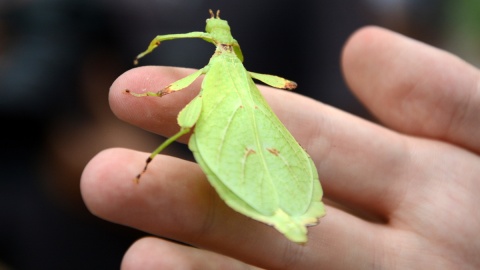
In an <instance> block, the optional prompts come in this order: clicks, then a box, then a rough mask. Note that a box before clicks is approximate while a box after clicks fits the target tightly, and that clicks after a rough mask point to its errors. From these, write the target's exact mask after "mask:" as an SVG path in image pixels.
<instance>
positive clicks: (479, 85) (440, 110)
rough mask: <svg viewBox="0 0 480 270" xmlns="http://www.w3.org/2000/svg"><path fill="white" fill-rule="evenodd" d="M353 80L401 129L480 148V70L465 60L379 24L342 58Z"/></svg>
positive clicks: (358, 36) (355, 39)
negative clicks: (380, 26) (382, 27)
mask: <svg viewBox="0 0 480 270" xmlns="http://www.w3.org/2000/svg"><path fill="white" fill-rule="evenodd" d="M342 65H343V71H344V74H345V78H346V81H347V83H348V84H349V85H350V87H351V89H352V90H353V91H354V93H355V94H356V95H357V96H358V98H359V99H360V100H361V101H362V102H363V103H364V104H365V105H366V106H367V107H368V108H369V109H370V110H371V112H372V113H373V114H374V115H375V116H376V117H378V118H379V120H380V121H382V122H383V123H385V124H386V125H388V126H390V127H391V128H393V129H396V130H398V131H400V132H403V133H406V134H410V135H416V136H423V137H429V138H434V139H439V140H444V141H448V142H450V143H454V144H457V145H460V146H463V147H466V148H469V149H471V150H473V151H475V152H477V153H479V152H480V76H479V75H480V73H479V72H478V70H477V69H476V68H475V67H473V66H471V65H469V64H467V63H466V62H464V61H462V60H461V59H459V58H457V57H455V56H453V55H451V54H449V53H447V52H444V51H441V50H439V49H436V48H433V47H430V46H428V45H425V44H422V43H420V42H418V41H415V40H412V39H409V38H407V37H404V36H401V35H399V34H396V33H393V32H390V31H388V30H384V29H381V28H378V27H366V28H363V29H361V30H359V31H357V32H356V33H355V34H354V35H353V36H352V37H351V38H350V39H349V41H348V42H347V44H346V45H345V48H344V51H343V57H342Z"/></svg>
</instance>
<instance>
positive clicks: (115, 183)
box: [80, 148, 145, 220]
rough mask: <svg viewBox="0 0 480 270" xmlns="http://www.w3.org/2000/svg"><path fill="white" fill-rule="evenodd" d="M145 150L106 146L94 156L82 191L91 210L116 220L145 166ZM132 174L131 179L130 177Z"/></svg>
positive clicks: (84, 178)
mask: <svg viewBox="0 0 480 270" xmlns="http://www.w3.org/2000/svg"><path fill="white" fill-rule="evenodd" d="M141 155H142V153H141V152H136V151H132V150H128V149H123V148H111V149H106V150H103V151H101V152H100V153H98V154H97V155H96V156H95V157H93V158H92V159H91V160H90V162H88V164H87V165H86V166H85V169H84V170H83V173H82V176H81V179H80V191H81V194H82V197H83V200H84V203H85V205H86V206H87V208H88V209H89V210H90V212H91V213H92V214H94V215H96V216H99V217H102V218H105V219H107V220H115V219H116V217H115V216H113V215H114V213H118V212H120V213H122V211H118V208H119V207H120V208H121V207H123V205H124V204H125V203H122V202H126V201H127V202H128V199H125V196H126V195H128V194H132V192H127V191H125V190H126V189H128V190H129V191H132V190H133V188H132V187H134V181H133V179H134V176H135V174H136V173H138V172H136V171H137V170H138V169H139V168H141V166H142V165H141V161H142V160H144V158H145V156H143V158H141ZM130 178H131V179H130Z"/></svg>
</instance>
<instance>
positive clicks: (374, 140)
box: [110, 67, 408, 215]
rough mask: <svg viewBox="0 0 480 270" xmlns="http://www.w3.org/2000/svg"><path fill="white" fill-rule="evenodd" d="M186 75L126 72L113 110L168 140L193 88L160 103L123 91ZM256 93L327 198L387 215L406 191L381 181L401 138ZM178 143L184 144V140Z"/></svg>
mask: <svg viewBox="0 0 480 270" xmlns="http://www.w3.org/2000/svg"><path fill="white" fill-rule="evenodd" d="M191 72H192V71H191V70H187V69H175V68H168V67H144V68H137V69H133V70H130V71H129V72H126V73H124V74H123V75H122V76H120V77H119V78H118V79H117V80H116V81H115V83H114V84H113V85H112V87H111V91H110V104H111V106H112V110H113V111H114V112H115V114H116V115H117V116H118V117H119V118H121V119H124V120H125V121H127V122H130V123H132V124H134V125H138V126H140V127H142V128H144V129H147V130H152V131H153V132H156V133H160V134H164V135H167V136H168V135H171V134H173V133H175V132H177V131H178V124H177V123H176V120H175V119H176V117H177V114H178V112H179V111H180V110H181V108H183V107H184V106H185V104H186V103H187V102H188V101H189V100H190V99H191V98H193V96H194V95H196V94H197V93H198V89H197V90H195V88H196V87H197V88H198V87H199V85H198V84H196V85H192V86H191V87H190V88H188V89H184V90H182V91H179V92H175V93H172V94H169V95H166V96H163V97H162V98H158V97H147V98H136V97H133V96H130V95H128V94H126V93H125V92H124V89H127V88H128V89H130V90H131V91H134V92H142V91H145V90H148V91H153V89H158V88H161V87H163V86H164V85H167V84H168V83H170V82H172V81H175V80H178V79H179V78H181V77H184V76H186V75H187V74H190V73H191ZM167 82H168V83H167ZM261 90H262V92H263V94H264V95H265V97H266V99H267V101H268V102H269V104H271V106H272V108H273V110H274V111H275V113H276V114H277V115H278V117H279V118H280V120H281V121H282V122H283V123H284V124H285V126H286V127H287V128H288V129H289V130H290V132H291V133H292V134H293V136H294V137H295V138H296V139H297V140H298V141H299V143H300V144H301V145H302V146H303V147H305V148H306V150H307V152H308V153H309V154H310V155H311V156H312V158H313V159H314V161H315V164H316V166H317V168H318V170H319V174H320V180H321V182H322V185H323V187H324V190H325V194H326V196H327V197H329V198H330V199H332V200H335V201H337V202H340V203H342V204H347V205H349V206H350V207H352V208H353V207H354V208H363V209H368V211H371V212H374V213H375V214H377V215H386V213H389V212H390V210H391V208H392V207H394V206H395V205H396V204H397V201H398V200H400V198H401V197H402V195H403V191H404V189H405V188H404V183H401V182H395V183H393V182H391V181H385V179H393V178H392V176H396V175H399V174H401V173H402V172H403V171H405V170H404V168H405V164H404V163H405V162H406V161H408V153H407V151H406V149H407V147H406V146H405V145H406V143H405V142H404V138H402V137H401V136H399V135H398V134H396V133H394V132H391V131H389V130H387V129H384V128H382V127H379V126H376V125H374V124H372V123H369V122H366V121H364V120H361V119H359V118H356V117H354V116H351V115H348V114H346V113H343V112H341V111H339V110H336V109H334V108H332V107H329V106H325V105H322V104H321V103H318V102H316V101H314V100H312V99H309V98H306V97H303V96H300V95H298V94H295V93H291V92H287V91H281V90H277V89H271V88H268V87H262V88H261ZM299 108H301V109H300V110H299ZM181 139H183V141H184V142H186V140H187V139H188V138H185V137H184V138H181ZM144 159H145V157H144ZM399 185H400V186H399ZM380 202H381V203H380Z"/></svg>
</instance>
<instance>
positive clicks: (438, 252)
mask: <svg viewBox="0 0 480 270" xmlns="http://www.w3.org/2000/svg"><path fill="white" fill-rule="evenodd" d="M342 62H343V67H344V73H345V78H346V80H347V82H348V84H349V85H350V87H351V88H352V90H353V91H354V92H355V93H356V95H357V96H358V97H359V98H360V99H361V100H362V101H363V103H364V104H365V105H366V106H367V107H368V108H369V109H370V110H371V111H372V113H373V114H374V115H375V116H376V117H378V119H379V120H380V121H381V122H382V123H383V124H384V125H385V127H383V126H380V125H377V124H374V123H370V122H368V121H365V120H362V119H359V118H357V117H355V116H352V115H349V114H346V113H344V112H342V111H340V110H337V109H335V108H332V107H329V106H327V105H324V104H321V103H319V102H317V101H314V100H311V99H309V98H306V97H302V96H300V95H297V94H295V93H290V92H286V91H281V90H274V89H270V88H266V87H262V88H261V89H262V91H263V93H264V95H265V97H266V98H267V100H268V102H269V103H270V104H271V106H272V108H273V109H274V111H275V112H276V113H277V115H278V116H279V118H280V119H281V120H282V122H283V123H284V124H285V125H286V126H287V128H288V129H289V130H290V131H291V132H292V134H293V135H294V136H295V137H296V138H297V140H298V141H299V142H300V144H301V145H302V146H303V147H305V148H306V150H307V152H309V154H310V155H311V156H312V158H313V160H314V161H315V164H316V166H317V168H318V172H319V176H320V180H321V182H322V186H323V189H324V192H325V197H326V200H327V215H326V216H325V217H324V218H322V219H321V220H320V224H319V225H317V226H313V227H310V228H309V234H308V243H307V244H305V245H298V244H295V243H292V242H290V241H288V240H287V239H286V238H285V237H283V236H282V235H281V234H279V233H278V232H277V231H276V230H275V229H273V228H271V227H268V226H265V225H264V224H262V223H260V222H256V221H254V220H251V219H249V218H247V217H245V216H243V215H241V214H238V213H236V212H234V211H233V210H231V209H230V208H229V207H227V206H226V205H225V204H224V203H223V202H222V201H221V200H220V199H219V197H218V196H217V194H216V193H215V191H214V190H213V189H212V188H211V186H210V185H209V184H208V182H207V180H206V178H205V176H204V174H203V172H202V171H201V170H200V168H199V167H198V166H197V165H196V164H195V163H192V162H188V161H184V160H180V159H177V158H174V157H169V156H164V155H159V156H157V157H156V158H155V159H154V160H153V162H152V163H151V165H150V167H149V170H148V171H147V173H146V174H145V175H144V176H143V178H142V180H141V182H140V183H139V184H135V183H134V181H133V178H134V177H135V175H136V174H137V173H138V172H139V170H141V169H142V168H143V165H144V162H145V158H146V157H147V156H148V154H147V153H140V152H136V151H133V150H128V149H109V150H105V151H103V152H101V153H99V154H98V155H97V156H96V157H94V158H93V159H92V160H91V161H90V163H89V164H88V165H87V167H86V168H85V170H84V173H83V175H82V181H81V189H82V195H83V198H84V201H85V203H86V205H87V207H88V208H89V209H90V211H92V213H94V214H95V215H97V216H99V217H101V218H104V219H106V220H109V221H112V222H115V223H119V224H123V225H126V226H130V227H134V228H137V229H139V230H143V231H146V232H149V233H151V234H153V235H157V236H160V237H164V238H168V239H174V240H176V241H178V242H183V243H187V244H189V245H192V246H195V247H196V248H194V247H190V246H185V245H180V244H177V243H173V242H169V241H167V240H162V239H160V238H154V237H148V238H144V239H140V240H139V241H138V242H136V243H134V244H133V246H132V247H131V248H130V249H129V250H128V252H127V253H126V255H125V257H124V260H123V262H122V267H123V268H124V269H150V268H152V269H157V268H162V267H165V268H167V269H169V268H172V267H176V268H198V269H215V268H216V269H245V268H248V267H249V266H251V267H252V268H254V266H256V267H261V268H268V269H375V268H379V269H477V268H479V267H480V256H478V254H480V240H479V237H478V232H479V230H480V211H478V205H480V196H478V195H477V194H478V193H479V192H480V157H479V153H480V76H479V75H480V73H479V72H478V70H477V69H475V68H474V67H472V66H470V65H468V64H466V63H465V62H463V61H461V60H459V59H458V58H456V57H453V56H451V55H449V54H447V53H445V52H442V51H439V50H437V49H434V48H431V47H428V46H426V45H423V44H421V43H418V42H416V41H413V40H410V39H408V38H405V37H402V36H400V35H397V34H395V33H391V32H388V31H385V30H382V29H379V28H374V27H370V28H364V29H362V30H360V31H359V32H357V33H356V34H355V35H354V36H352V38H351V39H350V40H349V42H348V43H347V45H346V47H345V49H344V53H343V57H342ZM189 73H191V71H189V70H185V69H175V68H168V67H141V68H137V69H134V70H131V71H128V72H126V73H125V74H123V75H121V76H120V77H119V78H118V79H117V80H116V81H115V82H114V84H113V85H112V88H111V91H110V104H111V107H112V110H113V111H114V113H115V114H116V115H117V116H118V117H119V118H120V119H123V120H125V121H127V122H129V123H132V124H134V125H137V126H139V127H142V128H144V129H148V130H151V131H153V132H156V133H159V134H163V135H166V136H170V135H172V134H173V133H175V132H176V131H178V126H177V124H176V116H177V114H178V112H179V110H180V109H181V108H183V106H184V105H185V104H186V103H187V102H188V101H189V100H190V99H191V98H193V97H194V96H195V95H196V93H197V92H198V89H199V83H198V82H197V83H195V84H193V85H192V86H191V87H189V89H185V90H182V91H180V92H177V93H175V94H171V95H166V96H164V97H162V98H154V97H152V98H141V99H139V98H132V97H131V96H130V95H126V94H125V93H123V91H124V89H127V88H128V89H131V90H132V91H135V92H140V91H141V90H142V89H144V88H146V89H148V90H152V89H158V88H159V87H162V86H164V85H167V84H169V83H170V82H172V81H175V80H176V79H178V78H180V77H183V76H186V75H187V74H189ZM299 108H301V109H299ZM183 141H184V142H186V141H187V138H183Z"/></svg>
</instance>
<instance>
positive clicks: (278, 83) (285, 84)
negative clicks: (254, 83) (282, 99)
mask: <svg viewBox="0 0 480 270" xmlns="http://www.w3.org/2000/svg"><path fill="white" fill-rule="evenodd" d="M248 73H249V74H250V76H252V78H254V79H256V80H259V81H261V82H264V83H266V84H268V85H270V86H272V87H275V88H280V89H287V90H292V89H295V88H297V83H296V82H294V81H289V80H287V79H284V78H281V77H278V76H274V75H268V74H261V73H255V72H251V71H249V72H248Z"/></svg>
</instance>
